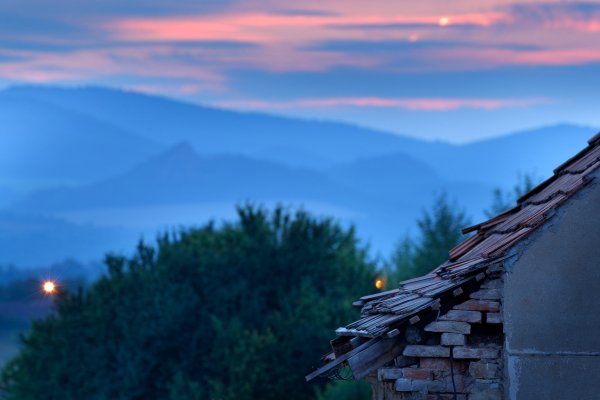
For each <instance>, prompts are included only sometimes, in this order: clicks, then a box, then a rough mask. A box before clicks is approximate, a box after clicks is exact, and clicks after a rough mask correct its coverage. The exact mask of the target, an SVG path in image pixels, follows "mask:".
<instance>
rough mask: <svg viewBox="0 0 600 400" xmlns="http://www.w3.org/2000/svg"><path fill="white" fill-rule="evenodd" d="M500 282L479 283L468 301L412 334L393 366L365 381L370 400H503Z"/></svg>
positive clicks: (498, 279)
mask: <svg viewBox="0 0 600 400" xmlns="http://www.w3.org/2000/svg"><path fill="white" fill-rule="evenodd" d="M502 283H503V280H502V277H501V275H500V272H497V273H496V274H495V275H494V276H493V277H490V278H488V279H487V280H485V281H484V282H483V283H482V285H481V287H480V289H479V290H478V291H475V292H473V293H472V294H471V295H470V296H469V297H470V298H469V299H468V300H466V301H463V302H461V303H460V304H457V305H456V306H454V307H453V308H452V309H451V310H449V311H447V312H446V313H443V314H441V315H439V316H438V317H437V318H436V320H435V321H433V322H431V323H429V324H427V325H425V326H424V327H423V328H420V329H419V330H418V331H416V332H415V331H412V332H411V330H410V328H408V329H407V330H406V331H405V336H406V337H407V340H408V341H409V342H412V344H408V345H407V346H406V347H405V348H404V350H403V352H402V356H400V357H398V358H396V360H395V361H394V363H393V365H389V366H386V367H384V368H380V369H379V370H378V371H377V373H376V374H372V375H371V376H369V378H368V380H369V382H370V383H371V384H372V386H373V399H374V400H407V399H415V400H416V399H423V400H453V399H457V400H483V399H486V400H500V399H502V398H503V380H502V377H503V361H502V360H503V354H502V346H503V342H504V335H503V324H502V313H501V307H502Z"/></svg>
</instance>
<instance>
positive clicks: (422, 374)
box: [402, 368, 433, 380]
mask: <svg viewBox="0 0 600 400" xmlns="http://www.w3.org/2000/svg"><path fill="white" fill-rule="evenodd" d="M402 377H403V378H406V379H418V380H428V379H429V380H431V379H432V378H433V374H432V372H431V370H430V369H423V368H403V369H402Z"/></svg>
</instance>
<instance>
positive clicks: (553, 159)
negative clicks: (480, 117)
mask: <svg viewBox="0 0 600 400" xmlns="http://www.w3.org/2000/svg"><path fill="white" fill-rule="evenodd" d="M596 131H597V130H596V129H595V128H592V127H584V126H578V125H570V124H558V125H552V126H546V127H542V128H537V129H531V130H527V131H522V132H517V133H513V134H509V135H505V136H501V137H498V138H495V139H488V140H483V141H479V142H475V143H470V144H466V145H464V146H457V147H455V148H454V149H452V151H448V152H443V153H438V154H436V156H435V158H432V159H430V160H429V162H430V164H431V165H432V166H433V168H434V169H435V170H436V171H437V172H438V173H440V175H441V176H443V177H445V178H446V179H453V178H454V179H456V178H459V179H468V180H471V181H480V182H493V183H494V184H495V185H497V186H504V187H505V186H510V185H511V184H512V182H514V181H515V180H516V178H517V175H518V174H519V173H521V174H524V173H529V174H533V175H535V176H537V177H539V178H547V177H549V176H550V175H551V174H552V170H553V169H554V168H556V167H557V166H558V165H559V164H560V163H562V162H563V161H565V160H566V159H568V158H569V157H571V156H573V155H574V154H576V153H577V152H578V151H579V150H581V149H582V148H583V147H585V145H586V144H587V140H588V139H589V138H590V137H592V136H593V135H594V133H595V132H596Z"/></svg>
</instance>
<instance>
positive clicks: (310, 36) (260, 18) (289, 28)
mask: <svg viewBox="0 0 600 400" xmlns="http://www.w3.org/2000/svg"><path fill="white" fill-rule="evenodd" d="M440 18H447V20H448V21H449V24H450V25H453V24H456V25H474V26H482V27H485V26H491V25H492V24H494V23H497V22H506V21H507V20H508V19H509V16H507V15H506V14H503V13H499V12H490V13H466V14H456V15H455V14H449V15H448V14H435V15H412V16H411V15H398V14H396V15H337V16H330V15H325V16H322V15H276V14H268V13H254V14H240V15H230V14H223V15H218V16H194V17H185V18H182V17H179V18H174V17H168V18H130V19H121V20H116V21H111V22H109V23H107V24H104V25H103V27H104V28H105V29H106V30H107V31H108V32H109V33H110V34H111V35H112V36H113V37H115V38H116V39H119V40H127V41H215V40H227V41H241V42H252V43H262V44H265V43H278V42H288V43H289V42H304V41H307V40H330V39H356V38H364V37H365V36H366V35H367V34H369V33H370V34H372V33H373V32H369V31H368V30H365V26H369V27H371V28H373V27H377V26H382V27H387V26H390V25H397V26H398V27H399V28H401V27H402V26H403V25H405V26H406V28H407V29H408V28H410V29H412V28H414V26H415V25H421V26H424V27H428V26H429V27H432V26H437V25H438V24H439V21H440Z"/></svg>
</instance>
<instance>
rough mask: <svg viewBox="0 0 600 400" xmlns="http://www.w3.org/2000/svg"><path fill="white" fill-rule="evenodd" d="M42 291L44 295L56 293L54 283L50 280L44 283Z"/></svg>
mask: <svg viewBox="0 0 600 400" xmlns="http://www.w3.org/2000/svg"><path fill="white" fill-rule="evenodd" d="M42 289H43V290H44V293H46V294H54V293H55V292H56V283H55V282H54V281H51V280H47V281H44V283H43V285H42Z"/></svg>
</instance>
